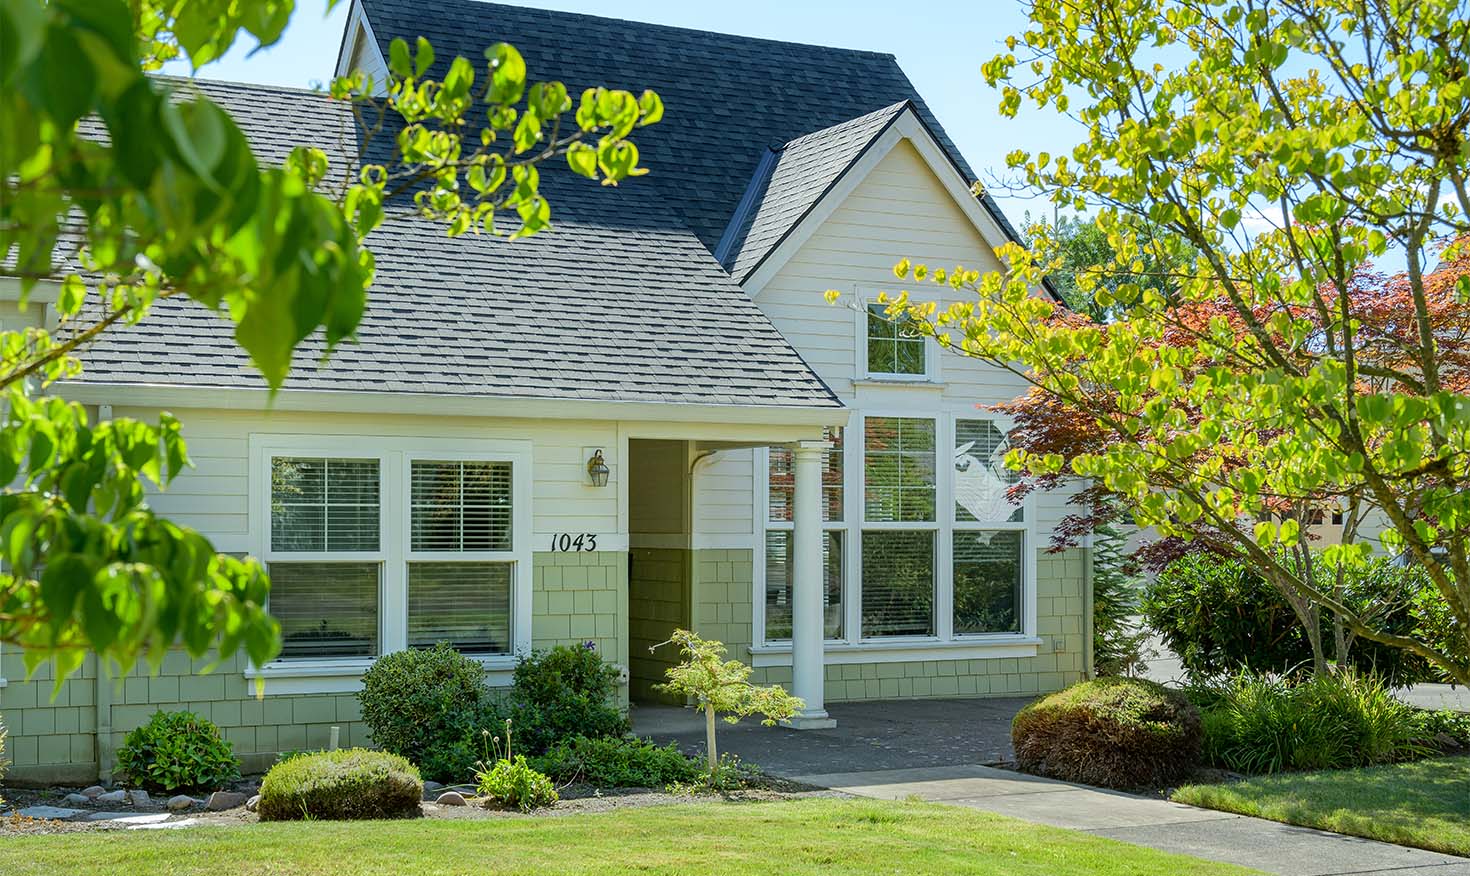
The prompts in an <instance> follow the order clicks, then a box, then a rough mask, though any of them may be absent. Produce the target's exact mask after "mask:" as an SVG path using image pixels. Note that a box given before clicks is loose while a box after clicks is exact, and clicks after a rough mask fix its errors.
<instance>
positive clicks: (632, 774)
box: [531, 736, 702, 788]
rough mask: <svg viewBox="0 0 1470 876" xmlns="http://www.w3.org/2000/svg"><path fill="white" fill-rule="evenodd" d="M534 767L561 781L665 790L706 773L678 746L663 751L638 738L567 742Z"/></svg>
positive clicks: (670, 746)
mask: <svg viewBox="0 0 1470 876" xmlns="http://www.w3.org/2000/svg"><path fill="white" fill-rule="evenodd" d="M531 765H532V766H534V767H535V768H536V769H537V770H539V771H540V772H543V773H545V774H546V775H547V776H549V777H551V778H552V779H555V780H556V781H558V782H584V783H586V784H589V785H596V786H598V787H603V788H662V787H665V786H666V785H670V784H676V783H682V782H692V781H695V780H696V779H698V778H699V776H700V773H701V772H702V769H701V765H700V763H699V761H698V760H695V759H694V758H690V757H686V756H685V755H684V753H683V752H681V751H680V750H679V746H677V745H675V744H674V743H672V742H671V743H669V744H668V745H666V746H664V747H662V748H660V747H659V746H657V745H654V744H653V742H652V741H651V740H648V739H637V738H634V737H621V738H617V737H610V736H609V737H603V738H600V739H588V738H587V737H585V736H578V737H577V738H575V739H570V740H563V741H562V742H558V743H557V744H556V745H554V746H552V747H551V750H550V751H548V752H546V754H544V755H542V756H541V757H537V758H532V759H531Z"/></svg>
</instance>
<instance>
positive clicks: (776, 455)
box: [766, 426, 843, 523]
mask: <svg viewBox="0 0 1470 876" xmlns="http://www.w3.org/2000/svg"><path fill="white" fill-rule="evenodd" d="M822 437H824V438H825V439H826V440H827V441H828V442H830V443H831V445H832V446H831V447H830V448H829V449H828V450H827V452H826V454H825V455H824V456H823V458H822V520H824V521H826V522H828V523H837V522H840V521H841V520H842V496H843V492H842V427H840V426H828V427H827V428H826V429H824V430H823V433H822ZM770 457H771V462H770V465H771V471H770V489H769V490H768V491H767V494H766V495H767V497H768V498H767V505H768V507H769V511H770V514H769V517H770V519H771V520H774V521H777V522H785V523H789V522H791V519H792V518H791V512H792V507H793V504H794V502H793V500H794V499H795V496H796V474H795V471H794V470H793V468H792V466H793V464H794V463H795V454H794V453H793V452H792V450H791V449H790V448H789V447H772V448H771V451H770Z"/></svg>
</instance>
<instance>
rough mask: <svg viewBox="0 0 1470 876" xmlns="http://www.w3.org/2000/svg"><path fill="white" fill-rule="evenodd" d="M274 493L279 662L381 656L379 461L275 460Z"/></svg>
mask: <svg viewBox="0 0 1470 876" xmlns="http://www.w3.org/2000/svg"><path fill="white" fill-rule="evenodd" d="M270 491H271V492H270V556H271V561H270V576H271V596H270V610H271V613H272V614H273V615H275V617H276V619H277V620H278V621H280V624H281V639H282V643H283V644H282V648H281V656H282V657H283V658H315V659H322V658H332V657H375V656H377V655H378V654H379V653H381V651H380V649H379V623H378V615H379V611H378V607H379V604H380V602H381V590H382V572H383V560H384V554H383V550H382V547H383V545H382V532H381V530H382V498H383V472H382V462H381V460H379V459H371V458H350V457H329V456H284V455H283V456H272V457H271V458H270Z"/></svg>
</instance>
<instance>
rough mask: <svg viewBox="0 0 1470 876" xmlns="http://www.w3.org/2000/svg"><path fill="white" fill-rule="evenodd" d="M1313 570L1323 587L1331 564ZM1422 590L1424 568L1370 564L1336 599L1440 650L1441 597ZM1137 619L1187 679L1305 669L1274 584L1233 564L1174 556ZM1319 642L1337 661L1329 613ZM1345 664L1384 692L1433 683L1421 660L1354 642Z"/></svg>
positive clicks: (1210, 557) (1300, 643)
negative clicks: (1385, 687)
mask: <svg viewBox="0 0 1470 876" xmlns="http://www.w3.org/2000/svg"><path fill="white" fill-rule="evenodd" d="M1314 568H1315V569H1316V572H1317V577H1318V579H1319V580H1318V586H1320V587H1322V588H1323V589H1328V590H1330V589H1331V588H1332V587H1333V580H1332V577H1333V571H1332V567H1331V566H1330V565H1329V564H1328V563H1327V562H1325V561H1321V560H1319V562H1318V563H1317V564H1316V566H1315V567H1314ZM1431 586H1432V585H1430V584H1429V582H1428V579H1427V577H1426V576H1425V575H1424V572H1423V570H1421V569H1418V568H1415V567H1404V566H1397V565H1394V564H1393V563H1392V562H1391V561H1390V560H1387V559H1385V558H1382V557H1378V558H1374V559H1372V560H1369V561H1368V562H1367V563H1366V564H1364V565H1363V566H1361V567H1357V568H1353V569H1351V570H1350V571H1349V573H1348V575H1347V576H1346V587H1345V590H1346V592H1345V593H1344V595H1343V598H1344V601H1346V602H1347V603H1348V604H1349V605H1351V606H1354V607H1355V608H1356V609H1357V610H1359V611H1361V612H1362V613H1363V614H1364V616H1367V617H1373V618H1376V621H1375V623H1377V624H1380V625H1381V626H1382V627H1383V628H1384V629H1387V630H1389V631H1391V632H1395V633H1399V634H1401V635H1411V634H1414V633H1415V631H1416V630H1418V631H1419V635H1428V636H1429V638H1430V639H1431V641H1439V640H1442V641H1443V642H1444V644H1445V645H1446V646H1448V644H1449V642H1450V639H1449V637H1448V633H1447V632H1445V630H1447V629H1448V625H1447V624H1444V623H1443V622H1442V621H1440V620H1438V619H1437V616H1436V615H1434V612H1433V611H1432V609H1433V607H1434V605H1435V602H1436V599H1437V601H1438V603H1439V604H1440V605H1443V603H1444V599H1443V597H1440V596H1438V594H1437V593H1427V592H1426V590H1427V588H1430V587H1431ZM1143 612H1144V616H1145V617H1146V618H1147V620H1148V625H1149V626H1150V627H1152V628H1153V629H1155V630H1157V631H1158V633H1159V635H1160V637H1162V639H1163V641H1164V644H1165V645H1167V646H1168V648H1169V650H1171V651H1173V652H1174V653H1175V654H1177V655H1178V656H1179V661H1180V663H1181V664H1182V665H1183V666H1184V668H1185V670H1186V671H1187V672H1188V673H1189V674H1190V676H1191V677H1194V678H1216V677H1220V676H1224V675H1230V674H1233V673H1236V672H1239V671H1241V670H1247V671H1249V672H1252V673H1271V674H1292V673H1296V672H1299V671H1303V670H1305V671H1310V670H1311V667H1312V648H1311V645H1310V643H1309V642H1308V641H1307V635H1306V630H1305V629H1304V628H1303V627H1302V624H1301V621H1299V620H1298V619H1297V616H1296V614H1295V613H1294V612H1293V611H1292V610H1291V606H1290V605H1288V604H1287V602H1286V600H1285V599H1284V598H1283V597H1282V596H1281V593H1280V592H1279V591H1278V590H1277V589H1276V588H1275V587H1273V586H1271V584H1270V583H1268V582H1267V581H1266V580H1265V579H1263V578H1262V577H1261V576H1260V575H1259V574H1257V573H1256V572H1255V571H1254V570H1252V569H1251V568H1249V567H1247V566H1246V565H1245V564H1243V563H1241V562H1240V561H1238V560H1233V559H1228V558H1224V557H1220V556H1217V555H1216V554H1213V553H1210V552H1208V551H1203V550H1200V551H1195V552H1193V553H1190V554H1187V555H1185V556H1183V557H1180V558H1179V559H1177V560H1175V561H1174V562H1172V563H1170V564H1169V565H1168V567H1167V568H1165V569H1164V571H1163V572H1161V573H1159V575H1158V577H1157V578H1156V579H1155V580H1154V582H1153V583H1152V584H1151V585H1150V586H1149V588H1148V590H1147V591H1146V593H1145V595H1144V598H1143ZM1322 641H1323V645H1324V647H1325V648H1326V649H1327V656H1328V659H1337V656H1336V655H1334V654H1333V653H1332V649H1333V647H1334V641H1333V636H1332V613H1331V612H1329V611H1323V612H1322ZM1339 662H1341V661H1339ZM1348 665H1349V666H1350V667H1351V668H1353V669H1355V670H1356V671H1358V672H1360V673H1365V674H1366V673H1372V674H1375V675H1377V676H1378V677H1379V678H1381V679H1383V680H1384V681H1386V682H1387V683H1389V684H1390V685H1391V686H1393V687H1404V686H1407V685H1410V684H1415V683H1420V682H1425V681H1434V680H1438V679H1439V677H1440V673H1439V672H1438V671H1437V670H1436V669H1434V668H1433V667H1431V666H1430V665H1429V664H1428V663H1427V662H1426V661H1425V660H1424V659H1423V658H1420V657H1418V656H1416V655H1414V654H1411V653H1409V652H1408V651H1405V650H1403V649H1402V648H1393V647H1389V646H1387V645H1383V644H1380V643H1377V642H1373V641H1370V640H1368V639H1361V638H1359V639H1355V640H1354V641H1353V642H1352V643H1351V645H1350V647H1349V650H1348Z"/></svg>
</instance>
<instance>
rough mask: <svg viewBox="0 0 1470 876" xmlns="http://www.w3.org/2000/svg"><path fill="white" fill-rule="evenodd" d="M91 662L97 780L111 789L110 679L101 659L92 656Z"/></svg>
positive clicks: (113, 759) (114, 759)
mask: <svg viewBox="0 0 1470 876" xmlns="http://www.w3.org/2000/svg"><path fill="white" fill-rule="evenodd" d="M92 662H93V663H94V664H95V665H96V667H97V672H96V673H95V675H96V676H97V677H96V679H95V680H96V682H97V693H96V695H95V696H93V697H92V702H93V703H94V704H95V705H96V709H97V720H96V731H97V780H98V781H99V782H100V783H101V784H103V785H106V786H108V787H111V785H112V771H113V768H114V767H115V766H116V765H117V754H116V752H115V751H114V750H113V746H112V679H110V678H108V677H107V673H106V672H103V671H102V658H101V657H98V656H96V655H93V657H92Z"/></svg>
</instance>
